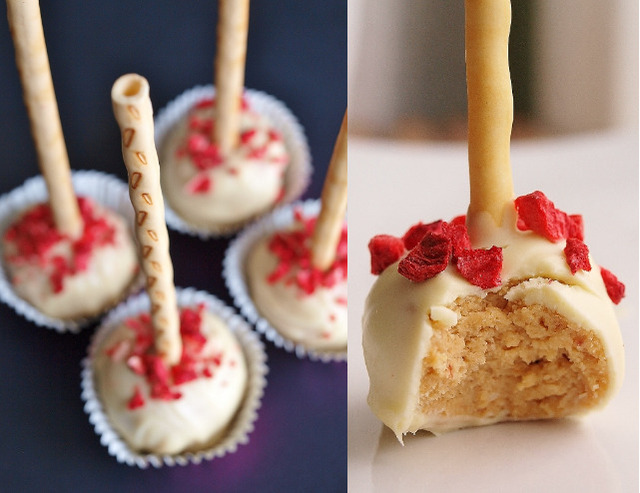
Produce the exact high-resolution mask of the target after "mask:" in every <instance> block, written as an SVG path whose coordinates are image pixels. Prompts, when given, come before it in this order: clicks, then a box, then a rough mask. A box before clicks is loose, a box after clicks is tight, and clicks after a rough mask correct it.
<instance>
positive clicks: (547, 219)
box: [515, 191, 583, 242]
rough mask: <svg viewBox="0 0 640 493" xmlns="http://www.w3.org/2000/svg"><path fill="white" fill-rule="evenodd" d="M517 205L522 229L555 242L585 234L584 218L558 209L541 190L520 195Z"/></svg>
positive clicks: (519, 224)
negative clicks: (583, 229)
mask: <svg viewBox="0 0 640 493" xmlns="http://www.w3.org/2000/svg"><path fill="white" fill-rule="evenodd" d="M515 206H516V210H517V211H518V229H520V230H522V231H527V230H531V231H533V232H534V233H536V234H539V235H540V236H544V237H545V238H546V239H548V240H550V241H553V242H557V241H560V240H562V239H565V238H569V237H570V236H571V237H576V238H581V237H582V236H583V233H582V230H581V229H582V218H580V219H577V218H575V216H574V218H572V217H571V216H569V215H568V214H567V213H566V212H563V211H561V210H560V209H556V207H555V205H554V204H553V202H551V201H550V200H549V199H548V198H547V197H546V195H545V194H543V193H542V192H540V191H535V192H532V193H530V194H528V195H522V196H520V197H518V198H517V199H516V200H515Z"/></svg>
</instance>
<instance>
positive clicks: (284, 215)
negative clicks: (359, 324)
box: [222, 200, 347, 363]
mask: <svg viewBox="0 0 640 493" xmlns="http://www.w3.org/2000/svg"><path fill="white" fill-rule="evenodd" d="M296 208H299V209H300V210H301V211H302V215H303V216H314V215H318V214H319V212H320V201H319V200H306V201H304V202H294V203H293V204H289V205H286V206H282V207H279V208H278V209H276V210H274V211H273V212H272V213H270V214H268V215H267V216H264V217H262V218H261V219H259V220H258V221H256V222H254V223H253V224H251V225H249V226H248V227H247V228H245V229H244V230H243V231H242V232H241V233H240V234H239V235H238V237H236V238H235V239H234V240H233V241H232V242H231V244H230V245H229V247H228V248H227V252H226V254H225V257H224V260H223V266H222V275H223V277H224V280H225V283H226V285H227V288H228V289H229V292H230V293H231V296H232V298H233V301H234V303H235V305H236V306H237V307H238V309H239V310H240V313H242V315H243V316H244V317H245V318H246V319H247V320H248V321H249V323H251V324H252V325H254V326H255V328H256V330H257V331H258V332H260V333H261V334H263V335H264V337H265V338H266V339H267V340H268V341H271V342H272V343H273V344H275V345H276V346H277V347H279V348H283V349H284V350H285V351H288V352H291V353H295V354H296V356H297V357H298V358H305V357H308V358H309V359H311V360H313V361H318V360H319V361H322V362H325V363H327V362H330V361H346V359H347V350H346V348H345V349H344V350H342V351H327V350H318V349H314V348H309V347H306V346H304V345H303V344H300V343H296V342H294V341H292V340H291V339H288V338H287V337H284V336H283V335H282V334H281V333H280V332H279V331H278V330H277V329H276V328H275V327H273V326H272V325H271V323H270V322H269V321H268V320H267V319H265V318H263V317H262V316H261V315H260V313H259V312H258V309H257V308H256V306H255V304H254V303H253V300H252V299H251V295H250V293H249V288H248V285H247V278H246V273H245V266H246V263H247V256H248V255H249V252H250V251H251V249H252V247H253V246H254V245H255V244H256V242H257V241H259V240H260V239H261V238H263V237H264V236H266V235H268V234H270V233H272V232H274V231H276V230H279V229H284V228H286V227H287V226H289V225H290V224H292V223H293V221H294V210H295V209H296Z"/></svg>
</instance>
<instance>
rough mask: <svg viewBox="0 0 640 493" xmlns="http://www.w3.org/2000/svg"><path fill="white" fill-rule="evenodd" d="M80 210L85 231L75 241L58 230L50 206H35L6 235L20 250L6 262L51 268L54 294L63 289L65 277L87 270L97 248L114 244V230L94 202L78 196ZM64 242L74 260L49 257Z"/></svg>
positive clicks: (46, 204) (6, 238)
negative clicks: (98, 211)
mask: <svg viewBox="0 0 640 493" xmlns="http://www.w3.org/2000/svg"><path fill="white" fill-rule="evenodd" d="M78 207H79V209H80V215H81V217H82V221H83V225H84V229H83V231H82V235H81V236H80V237H79V238H78V239H75V240H73V241H72V240H71V239H70V238H69V237H67V236H66V235H63V234H61V233H59V232H58V231H57V229H56V227H55V224H54V222H53V215H52V213H51V208H50V207H49V204H48V203H43V204H39V205H36V206H35V207H34V208H32V209H31V210H29V211H28V212H27V213H26V214H24V215H23V216H22V217H21V218H20V219H19V220H18V221H17V222H15V223H14V224H12V225H11V227H10V228H9V229H8V230H7V231H6V232H5V240H6V241H7V242H11V243H14V244H15V246H16V249H17V251H18V253H17V254H15V255H12V256H11V257H9V258H8V259H7V261H8V262H12V263H16V264H19V263H35V264H37V265H39V266H41V267H42V268H46V267H49V268H52V272H51V274H50V276H49V281H50V283H51V288H52V291H53V292H54V293H59V292H61V291H62V290H63V289H64V280H65V278H66V277H68V276H73V275H75V274H76V273H78V272H82V271H84V270H86V269H87V268H88V266H89V261H90V259H91V256H92V252H93V251H94V250H95V249H96V248H99V247H101V246H105V245H111V244H113V243H114V241H115V228H114V227H113V225H111V224H110V223H109V222H108V221H107V220H106V219H105V218H104V217H98V216H96V215H95V213H94V206H93V203H92V202H91V201H90V200H89V199H87V198H85V197H78ZM63 240H66V241H72V243H71V250H72V256H71V258H65V257H62V256H60V255H55V256H50V251H51V249H52V248H53V246H54V245H56V244H57V243H58V242H60V241H63Z"/></svg>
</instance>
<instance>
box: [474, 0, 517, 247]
mask: <svg viewBox="0 0 640 493" xmlns="http://www.w3.org/2000/svg"><path fill="white" fill-rule="evenodd" d="M510 23H511V4H510V2H509V0H465V37H466V64H467V98H468V110H469V115H468V118H469V179H470V188H471V197H470V204H469V212H468V216H467V220H468V221H467V222H468V224H469V227H470V233H471V234H472V237H473V225H474V222H475V221H476V219H477V215H478V214H480V213H482V212H486V213H489V214H490V216H491V218H492V219H493V221H494V222H495V223H496V224H497V225H500V224H501V223H502V216H503V213H504V211H505V206H506V205H507V204H509V203H510V202H511V201H512V200H513V183H512V179H511V165H510V161H509V141H510V138H511V125H512V123H513V96H512V94H511V80H510V77H509V56H508V48H509V46H508V45H509V26H510Z"/></svg>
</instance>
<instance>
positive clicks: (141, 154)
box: [111, 74, 182, 365]
mask: <svg viewBox="0 0 640 493" xmlns="http://www.w3.org/2000/svg"><path fill="white" fill-rule="evenodd" d="M111 101H112V103H113V112H114V114H115V117H116V120H117V122H118V125H119V126H120V131H121V133H122V155H123V158H124V163H125V166H126V167H127V171H128V173H129V194H130V196H131V203H132V204H133V207H134V209H135V213H136V236H137V238H138V243H139V248H140V254H141V255H140V256H141V262H142V268H143V270H144V273H145V276H146V278H147V292H148V295H149V298H150V300H151V319H152V323H153V328H154V335H155V347H156V352H157V353H158V355H159V356H161V357H162V358H163V359H164V361H165V362H166V363H167V364H171V365H173V364H176V363H177V362H178V361H179V360H180V356H181V354H182V340H181V339H180V320H179V316H178V306H177V302H176V293H175V286H174V284H173V264H172V263H171V257H170V256H169V235H168V232H167V226H166V224H165V219H164V202H163V198H162V190H161V189H160V166H159V163H158V154H157V151H156V147H155V143H154V140H153V110H152V107H151V100H150V99H149V83H148V82H147V80H146V79H145V78H144V77H141V76H140V75H136V74H127V75H123V76H122V77H120V78H119V79H118V80H117V81H116V82H115V83H114V84H113V87H112V89H111Z"/></svg>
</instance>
